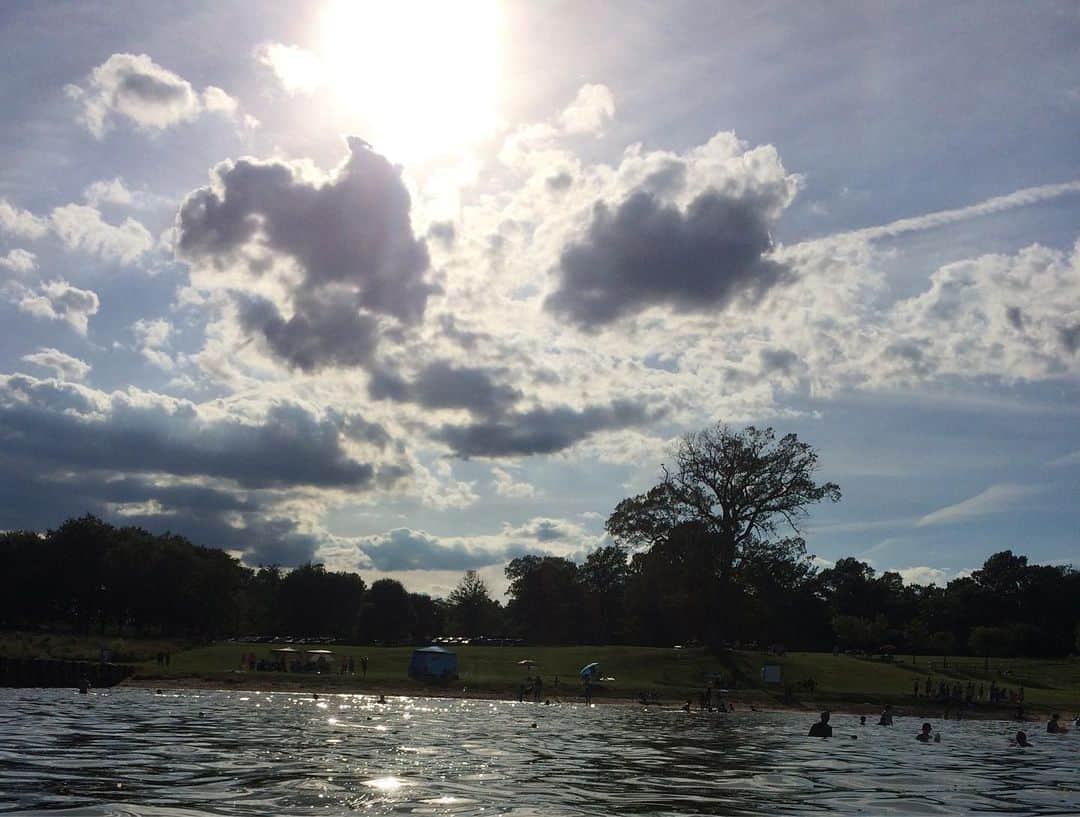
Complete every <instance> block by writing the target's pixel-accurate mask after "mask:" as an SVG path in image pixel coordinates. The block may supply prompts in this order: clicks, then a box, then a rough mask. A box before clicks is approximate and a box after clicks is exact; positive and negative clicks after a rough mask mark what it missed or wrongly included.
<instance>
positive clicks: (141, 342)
mask: <svg viewBox="0 0 1080 817" xmlns="http://www.w3.org/2000/svg"><path fill="white" fill-rule="evenodd" d="M131 331H132V333H133V334H134V335H135V347H136V348H137V349H138V350H139V352H140V354H142V356H143V357H144V358H146V359H147V360H149V361H150V362H151V363H152V364H154V365H155V366H157V367H158V368H159V369H164V370H165V371H171V370H172V369H173V368H175V366H176V363H175V361H174V360H173V359H172V357H170V356H169V354H168V352H166V351H164V349H165V347H167V346H168V345H169V336H170V335H171V334H172V324H170V323H169V322H168V321H167V320H165V319H164V318H158V319H156V320H147V319H145V318H140V319H139V320H137V321H135V323H133V324H132V325H131Z"/></svg>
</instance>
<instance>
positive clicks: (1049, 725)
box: [1046, 712, 1069, 735]
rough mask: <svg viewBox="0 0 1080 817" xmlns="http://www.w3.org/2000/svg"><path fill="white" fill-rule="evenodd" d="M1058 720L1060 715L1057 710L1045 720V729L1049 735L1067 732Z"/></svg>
mask: <svg viewBox="0 0 1080 817" xmlns="http://www.w3.org/2000/svg"><path fill="white" fill-rule="evenodd" d="M1060 721H1061V716H1060V715H1059V714H1058V713H1057V712H1055V713H1054V714H1053V715H1051V716H1050V720H1049V721H1047V722H1046V731H1047V732H1049V733H1050V734H1051V735H1060V734H1062V733H1064V732H1068V731H1069V730H1068V729H1067V728H1066V727H1064V726H1062V725H1061V723H1060Z"/></svg>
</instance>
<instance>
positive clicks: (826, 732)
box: [810, 712, 832, 738]
mask: <svg viewBox="0 0 1080 817" xmlns="http://www.w3.org/2000/svg"><path fill="white" fill-rule="evenodd" d="M810 737H812V738H831V737H832V727H831V726H829V713H828V712H822V713H821V720H819V721H818V722H817V723H815V724H814V725H813V726H811V727H810Z"/></svg>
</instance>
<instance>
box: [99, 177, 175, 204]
mask: <svg viewBox="0 0 1080 817" xmlns="http://www.w3.org/2000/svg"><path fill="white" fill-rule="evenodd" d="M83 199H84V200H85V201H86V203H87V204H88V205H90V206H91V207H94V208H100V206H101V205H103V204H111V205H115V206H118V207H133V208H137V209H140V210H142V209H148V208H151V207H166V206H168V207H170V208H174V207H175V202H173V201H172V200H171V199H168V198H166V197H165V196H158V195H155V194H154V193H149V192H147V191H146V190H132V189H131V188H130V187H128V186H127V184H126V183H125V182H124V180H123V179H122V178H120V177H119V176H116V177H114V178H112V179H100V180H98V181H96V182H93V183H92V184H89V185H87V186H86V188H85V189H84V190H83Z"/></svg>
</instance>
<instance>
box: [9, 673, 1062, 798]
mask: <svg viewBox="0 0 1080 817" xmlns="http://www.w3.org/2000/svg"><path fill="white" fill-rule="evenodd" d="M810 720H812V718H810V717H807V716H802V715H788V714H779V713H768V714H766V713H760V714H759V713H734V714H729V715H711V716H709V715H697V714H694V715H686V714H684V713H682V712H665V711H658V710H656V709H652V710H650V711H641V710H637V709H632V708H622V707H596V708H585V707H581V706H574V705H565V706H562V705H560V706H550V707H544V706H535V705H531V704H518V703H512V702H491V701H455V700H432V699H417V698H393V699H390V702H389V703H387V704H385V705H379V704H377V703H376V702H375V700H374V699H373V698H371V697H369V696H368V697H365V696H355V695H335V696H323V697H322V698H320V699H318V700H316V699H314V698H313V697H311V696H305V695H295V694H284V693H276V694H256V693H235V692H196V693H192V692H184V693H171V694H168V695H152V694H150V693H149V692H148V691H142V690H133V689H120V690H110V691H103V692H99V693H96V694H91V695H88V696H80V695H78V694H75V693H69V692H67V691H61V690H41V691H33V692H29V691H26V690H0V735H3V740H2V741H0V813H3V814H9V815H31V814H43V813H45V812H49V813H50V814H54V815H55V814H56V813H57V812H62V813H63V814H64V815H70V817H103V815H116V817H136V815H147V816H148V817H205V815H228V816H229V817H244V815H256V814H257V815H260V817H261V815H264V814H267V813H273V814H282V815H288V814H297V815H299V814H303V815H338V814H348V813H352V812H355V811H359V810H362V811H364V812H365V813H369V814H374V815H377V814H425V815H459V814H460V815H465V814H483V815H492V814H505V815H514V817H531V815H545V817H546V815H551V814H565V815H599V814H615V813H618V814H645V813H647V814H659V815H687V814H769V815H796V814H822V813H825V814H875V815H893V814H905V815H923V814H971V813H979V814H993V813H1010V814H1032V815H1044V814H1077V813H1080V777H1078V775H1077V771H1076V770H1077V768H1080V763H1078V760H1080V735H1076V734H1075V733H1072V734H1069V735H1064V736H1051V735H1045V734H1037V735H1036V736H1035V737H1034V738H1033V739H1034V740H1035V741H1036V742H1037V745H1036V747H1035V748H1033V749H1030V750H1024V751H1021V750H1018V749H1016V748H1014V747H1010V746H1009V743H1008V736H1009V735H1010V734H1011V733H1012V729H1013V727H1012V726H1010V725H1009V724H1006V723H997V722H963V723H955V722H946V723H943V724H942V729H943V732H944V733H945V738H944V740H943V742H942V743H940V744H930V745H922V744H918V743H916V742H915V741H914V739H913V737H914V733H915V731H916V727H917V723H916V722H915V721H914V720H911V721H908V720H905V719H898V720H897V725H896V726H895V727H893V728H892V729H887V728H880V727H865V728H860V727H858V726H857V725H856V724H855V722H854V719H845V718H843V717H842V716H838V717H837V718H836V719H835V720H834V722H835V723H836V726H837V731H838V732H847V733H849V734H857V735H858V738H859V739H858V740H850V739H846V738H837V739H833V740H831V741H821V740H814V739H810V738H806V737H804V735H805V730H806V728H807V726H808V722H809V721H810ZM845 721H849V722H848V723H845ZM534 724H535V727H534Z"/></svg>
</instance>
